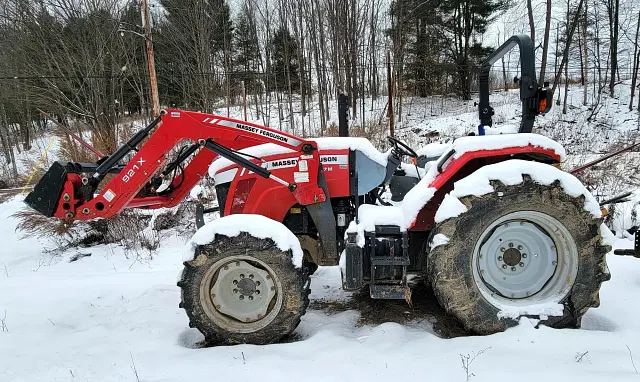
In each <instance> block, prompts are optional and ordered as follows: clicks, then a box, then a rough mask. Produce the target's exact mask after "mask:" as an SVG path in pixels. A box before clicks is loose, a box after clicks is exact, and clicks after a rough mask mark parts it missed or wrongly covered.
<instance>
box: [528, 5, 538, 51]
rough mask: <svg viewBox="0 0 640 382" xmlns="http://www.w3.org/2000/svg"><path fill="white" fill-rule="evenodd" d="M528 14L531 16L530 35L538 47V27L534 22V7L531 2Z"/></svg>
mask: <svg viewBox="0 0 640 382" xmlns="http://www.w3.org/2000/svg"><path fill="white" fill-rule="evenodd" d="M527 14H528V15H529V34H530V35H531V41H533V45H534V46H535V45H536V25H535V22H534V20H533V6H532V5H531V0H527Z"/></svg>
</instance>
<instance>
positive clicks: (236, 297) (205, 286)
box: [200, 256, 283, 333]
mask: <svg viewBox="0 0 640 382" xmlns="http://www.w3.org/2000/svg"><path fill="white" fill-rule="evenodd" d="M200 301H201V304H202V306H203V308H204V310H205V312H206V314H207V316H208V317H209V318H210V319H211V320H212V321H213V322H214V323H215V324H216V325H217V326H219V327H221V328H223V329H225V330H228V331H231V332H235V333H251V332H255V331H257V330H260V329H262V328H264V327H266V326H267V325H269V324H270V323H271V322H272V321H273V320H274V319H275V317H276V316H277V314H278V312H279V311H280V308H281V307H282V301H283V292H282V284H281V283H280V280H279V279H278V277H277V275H276V273H275V272H274V271H273V269H272V268H271V267H270V266H268V265H267V264H266V263H264V262H263V261H260V260H258V259H256V258H254V257H251V256H229V257H227V258H225V259H223V260H220V261H217V262H216V263H214V264H213V265H212V266H211V267H209V269H208V270H207V272H206V273H205V275H204V277H203V280H202V283H201V284H200Z"/></svg>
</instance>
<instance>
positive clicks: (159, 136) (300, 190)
mask: <svg viewBox="0 0 640 382" xmlns="http://www.w3.org/2000/svg"><path fill="white" fill-rule="evenodd" d="M145 138H148V139H147V140H146V142H144V143H143V141H144V139H145ZM185 140H188V141H190V142H191V143H190V145H188V146H185V147H184V148H183V149H182V150H181V151H180V155H179V156H178V158H176V159H175V160H173V161H170V158H169V154H170V151H171V150H172V149H173V148H174V147H176V146H177V145H178V144H180V143H181V142H183V141H185ZM263 143H274V144H276V145H280V146H283V147H286V148H289V149H291V150H293V151H295V152H296V153H298V155H300V156H301V158H302V159H304V160H305V161H306V164H307V165H308V166H307V169H306V170H305V171H306V172H308V177H307V178H305V179H308V181H307V182H304V183H302V182H299V183H296V182H295V181H294V179H280V178H278V177H276V176H274V175H272V174H271V172H270V171H269V170H267V169H265V168H263V167H261V166H260V165H258V164H256V163H254V162H252V161H251V160H249V159H247V158H246V157H243V156H242V155H239V154H238V153H237V152H236V151H237V150H241V149H244V148H247V147H250V146H255V145H258V144H263ZM132 151H135V155H133V157H132V158H131V159H130V160H129V161H128V162H127V163H126V164H124V165H122V164H120V163H121V161H122V160H123V159H125V157H126V156H127V155H128V154H129V153H131V152H132ZM192 155H193V157H192V159H191V160H190V161H189V162H188V163H186V165H184V166H183V164H184V163H185V162H186V161H187V159H188V158H189V157H191V156H192ZM217 156H223V157H225V158H227V159H229V160H231V161H232V162H234V163H237V164H238V165H240V166H242V167H245V168H247V169H248V170H250V171H253V172H255V173H256V174H257V175H259V176H262V177H265V178H271V179H273V180H274V181H276V182H279V183H281V184H284V185H286V186H287V187H288V189H289V191H290V192H292V193H293V195H294V196H295V198H296V200H297V201H298V202H299V203H300V204H301V205H313V204H318V203H322V202H325V201H326V200H327V199H328V195H326V192H325V191H324V190H323V188H322V187H320V186H319V182H320V184H322V179H323V175H322V167H321V166H320V160H319V155H318V150H317V145H316V143H315V142H313V141H307V140H304V139H302V138H298V137H296V136H293V135H290V134H287V133H284V132H281V131H278V130H274V129H270V128H268V127H265V126H260V125H257V124H253V123H249V122H245V121H240V120H235V119H231V118H226V117H221V116H217V115H211V114H204V113H198V112H191V111H182V110H166V111H163V112H162V113H161V116H160V117H158V118H157V119H156V120H154V121H153V122H152V123H151V124H150V125H149V126H147V127H146V128H145V129H143V130H140V131H139V132H138V133H137V134H136V135H135V136H133V137H132V138H131V139H130V140H129V141H128V142H127V143H126V144H125V145H124V146H122V147H121V148H119V149H118V150H117V151H116V152H115V153H113V154H112V155H110V156H108V157H104V158H102V159H101V160H100V161H98V163H58V162H56V163H54V165H53V166H52V167H51V168H50V169H49V171H48V172H47V173H46V174H45V175H44V176H43V178H42V179H41V180H40V182H39V183H38V184H37V185H36V186H35V188H34V190H33V191H32V192H31V193H30V194H29V195H28V196H27V198H26V199H25V202H26V203H27V204H28V205H30V206H31V207H33V208H34V209H36V210H37V211H39V212H41V213H42V214H44V215H46V216H52V217H58V218H62V219H66V220H88V219H94V218H100V217H101V218H106V217H110V216H114V215H116V214H118V213H119V212H120V211H122V210H123V209H125V208H161V207H173V206H175V205H177V204H179V203H180V202H181V201H182V200H183V199H184V197H185V196H186V194H187V193H188V192H189V191H190V190H191V189H192V188H193V186H195V185H196V183H197V182H199V181H200V179H201V178H202V177H203V176H205V175H206V173H207V169H208V166H209V164H210V163H211V162H212V161H213V160H214V159H215V158H216V157H217ZM178 167H179V168H180V169H182V175H178V176H177V177H175V178H174V179H173V181H172V184H171V185H170V187H169V188H168V190H166V191H164V192H163V191H158V185H159V183H160V182H161V181H162V180H163V179H165V180H166V179H167V177H168V176H169V175H170V174H171V172H172V171H175V170H176V168H178ZM163 169H164V171H162V170H163ZM108 174H115V175H114V176H113V178H112V179H111V180H109V181H108V182H107V183H106V184H104V181H106V180H105V179H106V177H107V175H108ZM101 183H102V184H104V186H102V187H100V189H98V185H99V184H101Z"/></svg>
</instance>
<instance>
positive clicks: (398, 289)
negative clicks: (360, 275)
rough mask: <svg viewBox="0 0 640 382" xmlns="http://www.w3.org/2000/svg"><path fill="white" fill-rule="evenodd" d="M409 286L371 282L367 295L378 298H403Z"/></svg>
mask: <svg viewBox="0 0 640 382" xmlns="http://www.w3.org/2000/svg"><path fill="white" fill-rule="evenodd" d="M408 291H409V287H407V286H403V285H393V284H371V285H369V295H370V296H371V298H375V299H380V300H404V299H405V296H406V295H407V292H408Z"/></svg>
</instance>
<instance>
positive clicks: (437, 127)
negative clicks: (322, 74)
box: [0, 84, 640, 382]
mask: <svg viewBox="0 0 640 382" xmlns="http://www.w3.org/2000/svg"><path fill="white" fill-rule="evenodd" d="M618 89H619V91H618V93H619V98H618V99H611V98H606V97H605V98H604V99H603V101H602V103H601V105H602V108H601V109H600V111H599V113H598V114H597V115H596V117H595V118H592V119H591V121H587V117H588V116H589V114H591V111H590V110H589V109H588V108H586V107H583V106H581V105H580V101H581V100H580V98H581V97H579V95H581V92H580V89H578V88H575V91H574V88H571V89H570V90H571V91H570V92H569V95H570V99H569V101H570V102H569V113H568V114H567V115H563V114H562V113H561V109H560V108H559V107H557V106H555V105H554V109H553V111H552V113H550V114H549V115H548V116H546V117H544V118H539V120H538V123H537V127H538V130H537V131H536V132H538V133H542V134H544V135H546V136H549V137H552V138H554V139H557V140H558V141H559V142H560V143H562V144H563V145H564V146H565V148H566V149H567V155H568V159H567V162H566V163H565V164H564V168H572V167H574V166H576V165H577V164H580V163H584V162H586V161H588V160H592V159H594V158H595V157H597V156H598V154H600V153H601V152H602V151H603V150H605V149H607V148H608V147H609V145H610V144H611V143H613V142H615V141H616V140H618V139H625V140H626V141H627V142H633V141H635V140H634V134H635V131H636V130H637V129H638V126H639V125H638V114H637V112H635V111H634V112H633V113H629V112H628V110H627V109H626V104H625V103H626V102H625V100H626V99H628V86H627V85H626V84H623V86H620V87H619V88H618ZM574 93H575V96H574ZM516 97H517V94H516V93H515V92H509V93H500V94H497V95H496V97H495V98H493V97H492V100H495V102H494V107H496V117H495V122H496V124H501V123H502V124H505V123H506V124H517V122H518V113H519V106H518V104H517V98H516ZM385 102H386V101H385V100H384V98H382V99H379V100H378V101H375V102H372V101H371V100H367V104H366V107H365V110H366V111H367V115H366V118H365V119H367V120H378V119H379V118H380V115H381V113H382V112H383V110H384V105H385ZM372 105H373V107H372ZM334 106H335V105H332V107H331V110H332V111H335V110H336V108H335V107H334ZM219 113H220V114H223V115H224V114H225V113H226V110H224V109H220V110H219ZM251 113H253V115H254V116H255V112H251V111H250V114H251ZM315 113H316V114H315V115H312V116H311V117H309V118H308V119H307V120H306V125H305V126H306V131H307V132H309V129H310V130H312V131H313V130H314V129H317V125H318V124H317V120H318V116H317V111H315ZM231 116H232V117H240V109H239V108H232V109H231ZM296 118H297V120H296V129H294V132H295V133H298V134H299V133H301V131H300V130H301V127H302V124H301V122H302V121H301V119H300V117H299V115H296ZM250 119H252V120H255V118H252V117H250ZM332 119H337V117H336V116H332ZM356 123H357V121H356ZM279 124H280V121H279V120H278V119H277V113H275V112H273V113H272V118H271V121H270V125H271V126H272V127H276V128H277V127H278V126H279ZM476 125H477V114H476V111H475V108H474V107H473V104H472V101H469V102H461V101H456V100H453V99H449V98H446V97H445V98H430V99H424V100H423V99H414V100H408V101H407V103H406V104H405V105H404V116H403V121H402V122H401V123H399V124H398V130H397V132H398V135H399V136H401V137H402V138H404V139H406V140H407V141H408V142H409V143H410V144H411V145H412V146H414V147H419V146H421V145H423V144H425V143H428V142H429V141H436V140H438V139H443V140H445V141H449V142H451V139H452V138H453V137H459V136H461V135H464V134H465V133H466V132H469V131H473V130H475V128H476ZM282 126H283V128H284V129H285V130H288V121H287V120H284V121H282ZM434 132H437V133H438V134H439V137H438V136H436V137H434V134H433V133H434ZM307 135H310V134H307ZM48 142H49V138H47V137H45V138H43V139H41V140H39V141H38V142H37V144H35V145H34V146H35V148H34V149H32V150H31V151H30V152H27V153H23V154H21V155H20V158H19V159H20V160H21V162H20V163H21V167H20V170H21V171H24V172H28V170H30V168H31V167H29V166H27V165H26V163H33V162H34V161H37V160H38V159H39V158H40V156H41V155H42V153H43V152H44V148H45V147H46V145H47V144H48ZM58 144H59V143H58V142H57V141H56V140H54V143H53V146H54V147H53V148H52V149H51V150H50V151H49V152H48V153H47V157H46V158H45V161H46V160H47V159H48V160H49V161H51V160H52V159H54V158H55V157H56V151H57V148H56V147H55V146H57V145H58ZM36 148H37V149H36ZM636 156H637V154H636V153H630V154H626V156H625V157H623V158H624V159H623V160H621V161H619V163H618V164H617V165H616V166H618V167H621V168H620V170H625V166H627V167H628V166H631V167H634V166H633V162H632V159H634V158H635V157H636ZM45 167H46V166H45ZM627 170H628V169H627ZM623 173H624V172H623ZM632 175H633V174H632ZM619 180H620V184H616V185H615V187H617V188H616V190H618V188H620V190H619V191H626V190H633V189H634V185H633V184H634V183H633V182H630V181H629V179H628V178H626V177H625V178H622V177H619ZM607 187H609V188H611V184H608V185H607ZM608 191H609V192H613V193H617V192H618V191H615V192H614V191H611V190H608ZM596 196H598V195H596ZM638 202H640V194H639V195H638V196H636V197H634V201H633V202H630V203H627V204H626V205H622V206H620V209H619V211H626V213H624V214H622V216H621V217H620V218H619V219H618V220H620V222H621V223H620V224H621V225H624V227H625V228H628V225H630V224H632V223H633V222H632V221H631V217H632V214H631V213H630V211H631V209H633V208H634V206H635V205H636V204H637V203H638ZM23 207H24V204H23V203H22V197H20V196H18V197H15V198H13V199H10V200H9V201H7V202H5V203H0V221H2V222H3V224H2V225H0V243H2V249H0V382H4V381H120V380H123V381H135V380H137V379H138V377H139V380H141V381H182V380H190V381H200V380H202V381H204V380H222V381H236V380H237V381H247V380H260V381H263V380H264V381H268V380H279V381H282V380H284V381H288V380H297V379H300V380H311V381H336V380H371V379H374V380H382V379H393V380H407V379H409V378H411V379H412V380H433V381H466V380H469V379H470V378H471V379H472V380H474V381H512V380H514V379H517V380H523V381H529V380H531V381H540V380H551V381H556V380H558V381H560V380H562V381H570V380H584V381H596V380H597V381H600V380H602V379H603V378H608V379H613V380H616V381H618V380H620V381H625V380H628V381H640V373H639V372H640V320H639V319H638V317H640V303H639V301H640V260H637V259H633V258H621V257H616V256H614V255H612V254H610V255H609V257H608V261H609V267H610V271H611V274H612V279H611V281H609V282H606V283H605V284H603V287H602V291H601V307H600V308H598V309H592V310H590V311H589V312H588V313H587V314H586V315H585V317H584V319H583V328H582V329H580V330H554V329H549V328H545V327H541V328H539V329H536V328H535V327H534V326H535V322H531V321H529V320H526V319H525V320H523V321H522V322H521V324H520V326H518V327H515V328H512V329H510V330H508V331H506V332H504V333H500V334H495V335H491V336H483V337H477V336H466V337H457V338H443V337H449V336H447V335H444V336H443V335H442V333H443V332H442V330H441V329H440V328H439V327H440V326H441V325H442V324H443V322H444V321H446V318H444V317H443V316H442V315H420V314H419V312H420V311H421V308H423V307H422V306H417V304H414V307H413V309H411V308H409V307H408V306H406V307H404V306H402V305H400V306H401V308H400V309H399V311H400V314H406V317H409V318H410V319H409V322H408V323H405V324H402V325H401V324H398V323H393V322H384V321H385V320H384V319H378V320H365V322H366V323H367V324H366V325H364V326H362V325H361V323H362V321H361V320H360V319H361V317H360V315H361V311H359V310H357V309H356V308H362V306H363V305H362V304H361V303H352V302H351V301H352V300H351V297H350V295H349V294H347V293H345V292H343V291H342V290H341V289H340V275H339V270H338V268H337V267H321V268H320V269H319V270H318V271H317V272H316V274H315V275H314V276H313V277H312V285H311V287H312V294H311V298H312V305H311V308H310V309H309V310H308V311H307V314H306V315H305V316H304V317H303V319H302V322H301V324H300V326H299V327H298V329H297V330H296V332H295V333H294V338H292V339H291V341H290V342H287V343H281V344H276V345H270V346H251V345H239V346H233V347H217V348H200V347H199V346H198V342H199V341H201V340H202V336H201V335H200V334H199V332H198V331H197V330H195V329H190V328H189V327H188V325H187V324H188V321H187V317H186V315H185V314H184V312H183V311H182V310H181V309H179V308H178V302H179V300H180V296H179V288H178V287H177V286H176V285H175V282H176V277H177V275H178V273H179V272H180V271H181V269H182V264H181V263H182V256H183V254H184V252H185V247H186V245H187V243H186V242H187V239H186V238H184V237H182V236H179V235H178V234H177V233H176V234H173V235H172V234H169V235H163V239H162V242H161V244H160V247H159V249H158V251H157V252H156V253H154V255H153V259H152V260H150V259H148V258H147V257H146V256H143V259H140V258H138V259H137V258H136V256H135V254H131V252H127V253H125V251H124V250H123V249H122V248H121V247H120V246H117V245H102V246H96V247H91V248H80V249H76V250H70V251H66V252H63V253H62V254H60V253H55V254H54V253H50V252H47V251H46V250H47V249H53V248H55V244H54V243H53V242H52V241H48V240H46V239H25V240H20V237H21V235H20V233H17V232H15V227H16V224H17V220H16V219H14V218H12V217H11V215H12V214H13V213H15V212H17V211H18V210H20V209H21V208H23ZM169 232H170V233H171V231H169ZM620 234H621V233H620V232H619V235H620ZM615 247H620V248H623V247H624V248H630V247H632V243H631V241H630V240H628V239H618V241H617V242H616V244H615ZM77 254H91V256H89V257H83V258H81V259H79V260H77V261H73V262H70V259H71V258H72V257H73V256H74V255H77ZM314 301H315V302H314ZM318 301H320V302H318ZM416 301H417V300H416ZM426 301H427V302H425V303H428V304H431V305H433V306H434V308H433V309H436V310H437V309H438V308H437V307H435V304H436V302H435V300H434V299H433V298H431V299H426ZM334 306H339V307H340V308H338V309H335V308H333V307H334ZM389 306H390V305H389ZM393 306H394V307H395V309H396V310H398V305H393ZM345 307H346V310H345ZM350 307H351V308H352V309H349V308H350ZM382 307H383V309H384V307H385V305H382ZM376 309H379V308H374V309H371V310H372V311H374V313H376V314H378V313H382V312H376V311H375V310H376ZM430 309H431V308H430ZM370 313H371V312H370V311H369V312H362V315H366V314H370ZM372 321H375V323H371V322H372ZM403 321H406V320H403ZM474 356H476V358H475V360H474V361H473V362H472V363H471V364H470V366H469V367H468V373H467V371H465V369H464V367H463V362H462V360H461V358H465V357H470V358H469V360H471V359H472V358H473V357H474ZM636 368H637V371H636ZM136 374H137V376H136Z"/></svg>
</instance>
